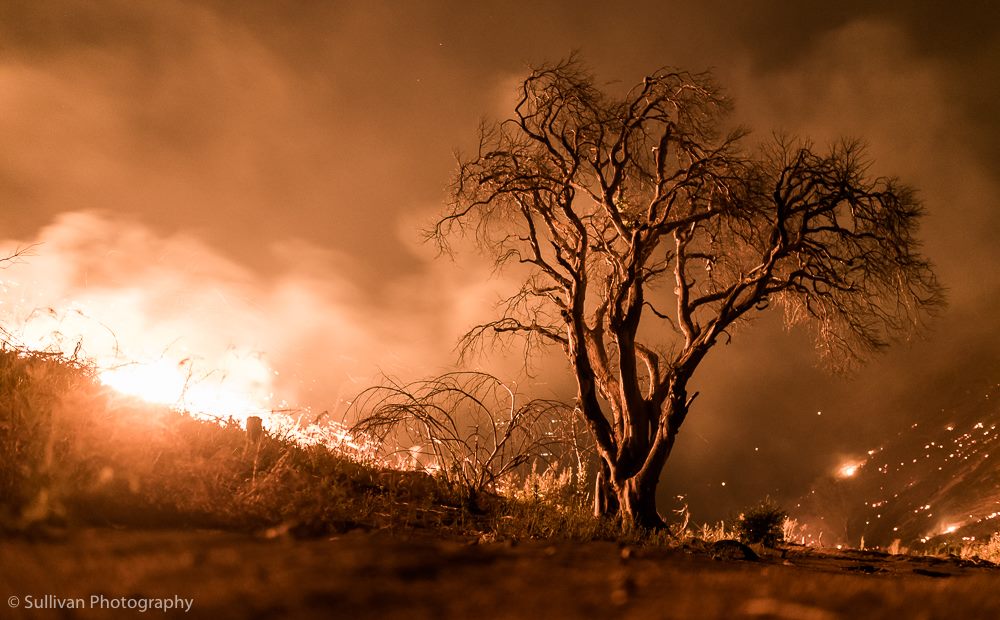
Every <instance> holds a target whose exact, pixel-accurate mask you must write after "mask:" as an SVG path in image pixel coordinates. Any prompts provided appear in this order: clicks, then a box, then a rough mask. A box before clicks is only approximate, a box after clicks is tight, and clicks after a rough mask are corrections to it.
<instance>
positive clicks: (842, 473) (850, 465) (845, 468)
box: [836, 460, 865, 478]
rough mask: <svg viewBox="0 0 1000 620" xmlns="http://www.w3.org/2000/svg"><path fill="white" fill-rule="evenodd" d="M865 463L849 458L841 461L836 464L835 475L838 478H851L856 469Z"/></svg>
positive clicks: (855, 473) (856, 471)
mask: <svg viewBox="0 0 1000 620" xmlns="http://www.w3.org/2000/svg"><path fill="white" fill-rule="evenodd" d="M864 464H865V462H864V461H859V460H850V461H845V462H843V463H841V464H840V465H839V466H837V471H836V474H837V477H838V478H853V477H854V476H855V475H857V473H858V470H859V469H861V467H862V466H863V465H864Z"/></svg>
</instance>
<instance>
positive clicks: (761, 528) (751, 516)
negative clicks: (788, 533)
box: [736, 499, 788, 547]
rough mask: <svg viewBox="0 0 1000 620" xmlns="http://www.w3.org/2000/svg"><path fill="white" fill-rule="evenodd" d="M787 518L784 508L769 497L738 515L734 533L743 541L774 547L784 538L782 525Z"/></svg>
mask: <svg viewBox="0 0 1000 620" xmlns="http://www.w3.org/2000/svg"><path fill="white" fill-rule="evenodd" d="M787 518H788V514H787V513H786V512H785V511H784V510H782V509H781V508H779V507H778V505H777V504H775V503H774V502H772V501H771V500H770V499H765V500H764V501H762V502H760V503H759V504H757V505H756V506H753V507H752V508H748V509H747V510H746V511H744V512H743V514H741V515H740V518H739V519H738V520H737V522H736V533H737V534H738V535H739V537H740V540H742V541H743V542H746V543H750V544H757V543H760V544H762V545H764V546H765V547H774V546H775V545H777V544H778V543H780V542H783V541H784V539H785V535H784V532H783V530H782V526H783V525H784V523H785V519H787Z"/></svg>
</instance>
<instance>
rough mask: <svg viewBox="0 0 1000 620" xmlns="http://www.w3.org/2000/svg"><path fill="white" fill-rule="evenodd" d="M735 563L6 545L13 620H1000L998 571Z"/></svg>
mask: <svg viewBox="0 0 1000 620" xmlns="http://www.w3.org/2000/svg"><path fill="white" fill-rule="evenodd" d="M715 555H716V556H718V555H719V554H718V553H716V554H715ZM724 555H726V556H727V557H725V558H719V557H713V554H712V553H711V550H704V549H698V548H686V549H671V550H665V549H642V548H629V547H624V548H623V547H620V546H618V545H616V544H613V543H587V544H582V545H574V544H568V543H560V544H548V543H543V542H523V543H520V544H516V545H512V544H509V543H508V544H499V543H498V544H480V543H477V542H475V541H472V540H464V539H459V538H455V539H446V540H442V539H440V538H434V537H430V536H428V535H422V534H414V533H402V534H399V533H397V534H395V535H390V534H388V533H384V532H383V533H371V532H352V533H348V534H344V535H340V536H335V537H330V538H323V539H312V540H296V539H293V538H290V537H282V536H279V537H274V538H267V537H263V536H261V537H256V536H247V535H238V534H231V533H220V532H212V531H171V530H160V531H135V530H114V529H85V530H77V531H74V532H71V533H67V534H64V535H62V536H58V537H55V538H49V539H45V540H26V539H24V538H8V539H0V595H2V598H0V618H105V617H112V618H116V617H142V616H147V615H152V616H163V615H166V616H168V617H191V618H213V619H219V618H272V617H273V618H349V619H352V620H355V619H359V618H408V619H419V618H435V619H438V618H463V619H464V618H517V619H522V618H785V619H801V620H827V619H833V618H996V617H1000V569H998V568H994V567H989V566H977V565H974V564H973V563H970V562H960V561H957V560H941V559H936V558H916V557H905V556H887V555H882V554H874V553H864V552H858V551H853V552H837V551H824V552H820V551H816V550H808V549H804V548H799V549H792V550H790V551H787V552H786V553H785V554H784V557H782V554H780V553H778V552H768V553H766V554H765V555H764V556H763V557H762V558H760V560H759V561H747V560H742V559H733V557H731V556H732V555H733V554H724ZM735 555H737V556H739V555H740V554H738V553H737V554H735ZM46 595H50V596H49V597H48V598H46ZM29 597H30V601H29ZM92 597H93V598H92ZM122 597H125V598H126V599H129V600H131V603H130V602H128V601H123V600H122ZM112 599H114V600H113V601H112ZM154 599H170V600H172V601H178V600H180V599H190V600H191V609H190V611H184V610H182V609H174V610H171V611H168V612H164V611H162V610H161V609H159V608H150V609H148V610H147V611H146V612H142V611H141V609H140V608H139V607H138V606H139V605H142V604H146V605H153V603H148V602H146V603H142V602H140V601H151V600H154ZM80 602H82V603H83V605H82V608H73V609H70V608H67V606H68V605H76V604H79V603H80ZM29 603H30V604H29ZM175 604H176V603H175ZM184 604H185V603H183V602H182V603H180V605H181V606H183V605H184ZM60 605H61V606H62V608H59V606H60ZM112 605H117V606H118V607H119V608H118V609H114V608H111V606H112ZM129 605H131V606H132V607H133V608H132V609H128V608H127V607H128V606H129ZM40 606H41V607H43V608H41V609H40V608H39V607H40ZM102 606H103V609H102V608H101V607H102ZM123 606H124V607H123Z"/></svg>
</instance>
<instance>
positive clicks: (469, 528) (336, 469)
mask: <svg viewBox="0 0 1000 620" xmlns="http://www.w3.org/2000/svg"><path fill="white" fill-rule="evenodd" d="M569 481H570V477H568V476H566V474H565V473H560V472H557V471H554V470H544V471H541V472H539V471H537V470H532V471H531V472H530V473H529V474H528V475H527V476H525V477H524V478H523V479H519V480H518V481H516V482H515V481H508V485H507V487H505V488H504V489H498V490H499V491H502V492H503V494H502V495H501V494H500V493H499V492H492V491H491V492H488V493H484V492H480V493H477V494H475V495H474V496H472V495H470V494H469V493H468V489H463V488H461V486H460V485H456V484H455V483H454V481H450V480H449V479H448V478H447V477H444V476H431V475H429V474H427V473H425V472H423V471H399V470H394V469H389V468H386V467H382V466H379V465H377V464H376V463H375V462H374V461H366V460H365V459H364V458H363V455H362V454H361V453H359V452H358V451H356V450H351V449H348V447H347V446H346V444H343V443H342V444H341V447H337V446H335V445H330V443H329V442H325V443H324V442H322V441H314V442H304V441H302V437H301V433H299V432H295V431H294V430H293V429H292V430H290V429H286V428H281V429H278V430H275V429H274V428H272V429H271V432H265V433H264V434H263V436H262V437H261V438H260V439H259V441H257V442H251V441H250V439H249V437H248V434H247V433H246V431H245V430H244V429H243V427H242V426H241V424H240V423H239V422H238V421H236V420H234V419H223V420H218V421H212V420H208V419H205V418H204V417H202V416H198V417H194V416H191V415H188V414H186V413H184V412H180V411H176V410H173V409H171V408H169V407H166V406H163V405H153V404H149V403H147V402H144V401H142V400H139V399H136V398H134V397H130V396H125V395H122V394H121V393H120V392H118V391H116V390H115V389H113V388H112V387H110V386H107V385H106V384H104V383H103V382H102V381H101V380H100V377H99V375H98V373H97V372H96V371H95V369H94V368H93V367H92V366H90V365H88V364H86V363H83V362H80V361H77V360H73V359H69V358H67V357H65V356H62V355H58V354H49V353H39V352H31V351H25V350H20V349H13V348H9V347H6V348H0V530H6V531H8V532H19V531H20V532H23V531H34V530H37V529H38V528H46V527H51V526H62V525H75V524H81V525H86V524H97V525H126V526H138V527H150V526H162V527H212V528H220V529H230V530H238V531H264V532H268V533H271V534H280V533H285V532H287V533H290V534H293V535H303V536H310V535H321V534H325V533H329V532H336V531H345V530H349V529H353V528H364V529H376V528H377V529H390V530H392V529H398V528H419V527H429V528H435V529H436V530H440V531H444V532H448V531H450V532H453V533H463V534H473V535H477V536H480V537H482V538H484V539H494V540H496V539H505V540H509V539H520V538H537V537H545V538H562V539H574V540H593V539H595V538H605V539H607V538H614V537H615V531H614V528H613V526H612V525H611V524H607V523H603V522H599V521H595V520H594V519H593V518H592V517H591V515H590V513H589V510H587V509H586V508H585V507H584V502H583V500H581V498H580V497H579V493H578V490H577V489H575V488H573V489H570V488H569V485H570V482H569Z"/></svg>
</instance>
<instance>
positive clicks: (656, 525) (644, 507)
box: [618, 476, 666, 530]
mask: <svg viewBox="0 0 1000 620" xmlns="http://www.w3.org/2000/svg"><path fill="white" fill-rule="evenodd" d="M656 484H657V476H645V477H640V476H636V477H634V478H629V479H628V480H625V481H624V482H623V483H622V484H621V486H620V488H619V489H618V503H619V505H620V506H621V516H622V521H623V522H627V523H631V524H632V525H637V526H639V527H643V528H647V529H651V530H658V529H662V528H664V527H666V523H664V521H663V519H661V518H660V513H658V512H657V511H656Z"/></svg>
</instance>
